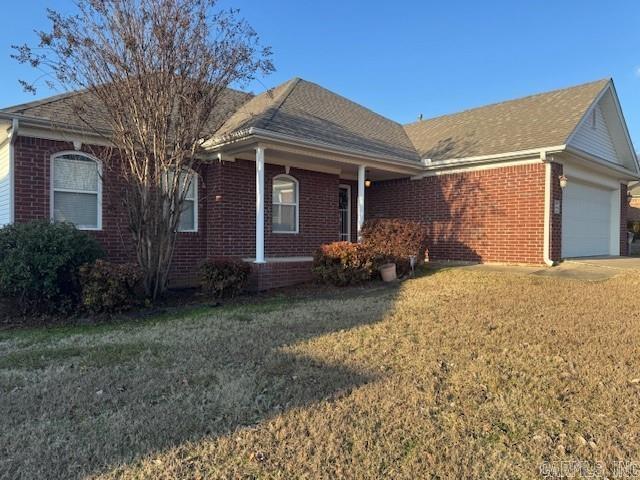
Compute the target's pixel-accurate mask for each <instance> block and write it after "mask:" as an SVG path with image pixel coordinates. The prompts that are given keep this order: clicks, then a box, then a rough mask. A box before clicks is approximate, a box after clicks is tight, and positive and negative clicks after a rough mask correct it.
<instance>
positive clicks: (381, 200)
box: [0, 78, 640, 289]
mask: <svg viewBox="0 0 640 480" xmlns="http://www.w3.org/2000/svg"><path fill="white" fill-rule="evenodd" d="M77 95H82V94H81V93H70V94H64V95H59V96H55V97H51V98H47V99H44V100H39V101H35V102H30V103H26V104H23V105H17V106H14V107H10V108H5V109H4V110H1V111H0V122H2V128H1V134H2V135H3V138H0V142H1V143H0V172H1V178H0V223H1V224H7V223H10V222H24V221H28V220H31V219H35V218H51V219H54V220H66V221H71V222H73V223H75V224H76V225H77V226H78V227H79V228H82V229H85V230H88V231H90V232H91V234H93V235H95V236H96V238H98V239H99V240H100V242H102V244H103V245H104V247H105V249H106V251H107V252H108V255H109V257H110V258H111V259H112V260H114V261H127V260H131V259H132V258H133V251H132V245H131V240H130V236H129V234H128V233H127V228H126V222H125V218H124V212H123V208H122V204H121V203H120V202H121V200H120V197H121V196H120V195H119V187H118V181H117V179H116V178H114V176H113V175H110V173H109V172H108V171H105V170H103V168H102V165H101V163H100V160H99V159H97V158H95V157H93V156H92V155H90V154H88V153H87V152H88V151H90V150H91V151H93V149H95V148H99V147H100V146H101V145H104V140H103V137H101V136H100V135H96V134H95V132H92V131H88V130H87V129H86V128H84V127H83V124H82V123H81V122H80V121H79V120H78V119H77V118H76V115H75V114H74V113H73V112H74V109H73V102H74V98H76V96H77ZM223 107H224V108H222V109H221V110H220V112H219V113H220V115H222V117H221V121H222V122H223V124H222V127H221V128H219V129H218V130H217V131H216V132H215V135H214V138H213V139H212V140H211V141H210V142H208V144H207V153H206V156H205V160H206V162H205V164H204V165H203V166H202V168H201V170H200V171H199V172H198V173H199V176H198V182H197V184H194V185H193V186H192V188H191V190H190V192H189V197H188V208H187V209H186V210H185V212H184V213H183V214H182V215H183V218H181V222H180V230H179V234H178V240H177V245H176V251H175V256H174V262H173V266H172V273H171V280H172V282H173V283H174V284H183V283H190V282H192V281H193V280H194V275H195V274H196V273H197V267H198V265H199V263H200V262H201V261H202V260H203V259H205V258H207V257H214V256H215V257H218V256H233V257H242V258H245V259H247V260H248V261H251V262H253V264H254V273H253V281H254V286H255V287H256V288H259V289H263V288H269V287H276V286H282V285H286V284H291V283H295V282H300V281H303V280H306V279H308V278H309V275H310V264H311V255H312V254H313V252H314V250H315V249H316V248H317V247H318V246H319V245H321V244H323V243H326V242H332V241H336V240H351V241H356V240H357V236H358V231H359V230H360V228H361V226H362V224H363V222H364V221H365V219H367V218H377V217H400V218H407V219H415V220H421V221H424V222H426V223H427V224H428V225H429V230H430V245H429V257H430V258H431V259H434V260H456V261H476V262H504V263H518V264H535V265H544V264H547V265H551V264H553V263H554V262H557V261H560V260H561V259H563V258H567V257H580V256H594V255H625V254H626V253H627V242H626V228H627V227H626V225H627V203H628V201H627V184H628V182H630V181H634V180H638V179H639V178H640V177H639V176H638V175H639V173H640V170H639V165H638V159H637V158H636V155H635V153H634V149H633V146H632V143H631V140H630V138H629V133H628V131H627V127H626V124H625V120H624V117H623V115H622V111H621V108H620V104H619V101H618V97H617V95H616V91H615V88H614V84H613V81H612V80H610V79H605V80H600V81H596V82H591V83H587V84H584V85H579V86H576V87H571V88H565V89H562V90H556V91H552V92H548V93H542V94H538V95H532V96H529V97H525V98H521V99H517V100H511V101H506V102H503V103H498V104H495V105H489V106H485V107H480V108H475V109H471V110H466V111H463V112H460V113H456V114H453V115H445V116H441V117H438V118H432V119H428V120H420V121H417V122H415V123H411V124H408V125H401V124H399V123H397V122H395V121H393V120H390V119H387V118H385V117H383V116H381V115H378V114H376V113H374V112H372V111H371V110H368V109H367V108H365V107H363V106H361V105H358V104H356V103H354V102H352V101H350V100H348V99H346V98H344V97H341V96H339V95H337V94H335V93H333V92H331V91H329V90H327V89H325V88H323V87H321V86H319V85H317V84H314V83H311V82H308V81H305V80H302V79H298V78H295V79H292V80H290V81H288V82H286V83H284V84H282V85H280V86H278V87H275V88H273V89H271V90H269V91H267V92H264V93H262V94H260V95H257V96H249V95H247V94H245V93H242V92H237V91H234V90H229V91H228V93H227V96H226V97H225V102H224V104H223ZM92 115H93V116H94V119H93V122H92V123H94V125H95V126H96V129H97V130H98V131H99V130H100V129H101V128H102V129H104V130H105V131H107V128H108V127H107V125H106V124H104V122H102V120H101V114H100V109H99V108H97V107H96V110H95V112H92ZM107 133H108V132H107ZM89 146H91V148H88V147H89Z"/></svg>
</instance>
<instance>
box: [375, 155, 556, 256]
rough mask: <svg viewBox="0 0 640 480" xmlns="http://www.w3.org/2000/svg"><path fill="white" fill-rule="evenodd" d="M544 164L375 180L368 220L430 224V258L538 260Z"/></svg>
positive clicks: (542, 221)
mask: <svg viewBox="0 0 640 480" xmlns="http://www.w3.org/2000/svg"><path fill="white" fill-rule="evenodd" d="M544 178H545V176H544V165H542V164H533V165H520V166H511V167H502V168H496V169H490V170H479V171H474V172H465V173H456V174H451V175H442V176H432V177H426V178H424V179H421V180H409V179H401V180H389V181H381V182H374V184H373V186H372V187H371V188H369V189H367V198H366V205H367V208H366V209H365V211H366V212H367V217H368V218H376V217H378V218H380V217H402V218H409V219H413V220H421V221H424V222H426V223H427V224H428V225H429V230H430V235H429V237H430V238H429V256H430V258H431V259H432V260H464V261H484V262H512V263H529V264H541V263H543V237H544V235H543V232H544V225H543V224H544V190H545V186H544Z"/></svg>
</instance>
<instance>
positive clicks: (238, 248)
mask: <svg viewBox="0 0 640 480" xmlns="http://www.w3.org/2000/svg"><path fill="white" fill-rule="evenodd" d="M280 174H285V168H284V167H283V166H279V165H273V164H266V166H265V178H264V187H265V255H266V256H267V257H290V256H310V255H312V254H313V252H314V250H315V249H316V248H317V247H318V246H319V245H321V244H323V243H327V242H332V241H336V240H337V239H338V238H339V230H340V219H339V214H338V185H339V184H340V179H339V178H338V176H337V175H332V174H327V173H321V172H312V171H310V170H302V169H298V168H291V169H290V171H289V175H290V176H292V177H294V178H295V179H296V180H297V181H298V187H299V199H300V206H299V208H300V212H299V217H300V218H299V222H300V225H299V233H297V234H288V233H272V227H271V189H272V182H273V178H274V177H275V176H276V175H280ZM211 176H213V177H217V180H218V181H216V180H215V178H214V179H211V180H209V183H208V185H209V186H210V187H212V189H213V192H212V195H213V197H216V196H218V201H217V202H216V205H215V207H213V208H212V209H211V212H210V222H209V229H210V231H211V232H215V233H214V236H212V237H211V239H210V242H209V248H210V252H211V254H213V255H228V256H240V257H253V256H255V225H256V223H255V222H256V211H255V204H256V190H255V163H254V162H251V161H246V160H237V161H235V162H227V163H224V165H223V166H222V167H220V166H218V167H216V169H215V171H212V173H211Z"/></svg>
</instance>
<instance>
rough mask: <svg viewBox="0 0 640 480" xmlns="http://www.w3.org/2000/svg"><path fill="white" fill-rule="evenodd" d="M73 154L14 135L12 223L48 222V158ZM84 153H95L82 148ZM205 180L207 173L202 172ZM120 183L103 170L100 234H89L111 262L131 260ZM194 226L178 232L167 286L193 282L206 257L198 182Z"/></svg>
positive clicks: (51, 143) (203, 194)
mask: <svg viewBox="0 0 640 480" xmlns="http://www.w3.org/2000/svg"><path fill="white" fill-rule="evenodd" d="M65 150H73V145H72V144H70V143H67V142H59V141H54V140H46V139H40V138H30V137H18V139H17V140H16V145H15V153H14V155H15V189H16V194H15V215H16V216H15V218H16V221H17V222H26V221H29V220H34V219H49V218H50V208H51V207H50V179H49V175H50V162H51V155H53V154H55V153H58V152H61V151H65ZM84 151H86V152H92V151H94V152H96V150H91V149H88V148H85V149H84ZM96 153H97V152H96ZM202 174H203V176H204V177H205V178H206V176H207V175H206V169H205V171H203V172H202ZM121 192H122V183H121V182H120V180H119V178H118V175H117V173H116V172H109V171H107V170H105V171H104V172H103V182H102V230H100V231H90V232H88V233H89V234H90V235H93V236H94V237H95V238H96V239H97V240H98V241H99V242H100V243H101V244H102V246H103V248H104V249H105V251H106V253H107V256H108V258H109V259H110V260H112V261H115V262H127V261H134V260H135V250H134V248H133V241H132V238H131V234H130V233H129V231H128V228H127V221H126V215H125V210H124V207H123V204H122V194H121ZM198 192H199V197H198V198H199V202H198V217H199V218H198V223H199V226H200V228H199V231H198V232H196V233H186V232H184V233H179V234H178V239H177V242H176V249H175V254H174V260H173V264H172V273H171V278H172V283H176V284H185V283H192V281H193V280H194V279H195V278H196V275H197V268H198V266H199V264H200V262H201V261H202V259H204V258H205V257H206V229H205V228H204V222H205V218H206V213H207V195H206V189H205V188H204V184H203V182H202V181H199V184H198Z"/></svg>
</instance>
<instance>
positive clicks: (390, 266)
mask: <svg viewBox="0 0 640 480" xmlns="http://www.w3.org/2000/svg"><path fill="white" fill-rule="evenodd" d="M380 275H381V276H382V280H384V281H385V282H393V281H394V280H395V279H397V278H398V274H397V273H396V264H395V263H385V264H384V265H382V266H381V267H380Z"/></svg>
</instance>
